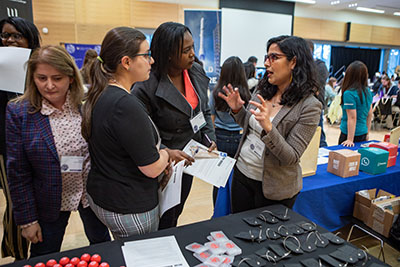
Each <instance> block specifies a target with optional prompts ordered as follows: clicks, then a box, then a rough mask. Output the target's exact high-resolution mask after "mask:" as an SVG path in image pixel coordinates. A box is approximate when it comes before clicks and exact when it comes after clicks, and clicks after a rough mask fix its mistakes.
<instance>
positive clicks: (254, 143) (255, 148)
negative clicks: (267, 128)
mask: <svg viewBox="0 0 400 267" xmlns="http://www.w3.org/2000/svg"><path fill="white" fill-rule="evenodd" d="M250 149H251V152H253V153H254V155H256V156H257V158H259V159H262V157H263V154H264V149H265V144H264V142H263V141H261V140H260V139H258V138H252V140H251V144H250Z"/></svg>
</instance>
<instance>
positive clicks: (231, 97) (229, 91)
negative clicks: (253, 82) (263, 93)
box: [218, 84, 244, 113]
mask: <svg viewBox="0 0 400 267" xmlns="http://www.w3.org/2000/svg"><path fill="white" fill-rule="evenodd" d="M222 90H223V91H224V92H225V94H223V93H221V92H219V93H218V96H219V97H220V98H222V99H223V100H225V102H226V103H227V104H228V106H229V107H230V108H231V110H232V111H233V112H234V113H236V112H238V111H239V110H240V109H241V108H242V107H243V105H244V101H243V100H242V98H241V97H240V93H239V89H238V88H235V89H233V86H232V84H228V85H225V86H224V87H222Z"/></svg>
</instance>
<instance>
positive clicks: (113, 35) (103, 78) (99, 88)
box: [82, 27, 146, 141]
mask: <svg viewBox="0 0 400 267" xmlns="http://www.w3.org/2000/svg"><path fill="white" fill-rule="evenodd" d="M144 40H146V36H145V35H144V34H143V33H142V32H140V31H138V30H136V29H133V28H130V27H117V28H114V29H112V30H110V31H109V32H108V33H107V34H106V36H105V37H104V40H103V42H102V44H101V51H100V55H99V56H98V57H97V60H95V62H94V63H93V66H92V68H91V69H90V78H91V80H92V85H91V87H90V88H89V91H88V94H87V97H86V102H85V104H84V105H83V107H82V136H83V138H85V140H86V141H89V139H90V136H91V131H92V113H93V109H94V106H95V105H96V103H97V100H98V99H99V97H100V96H101V95H102V94H103V92H104V90H105V89H106V88H107V85H108V82H109V81H110V80H111V79H112V78H113V75H114V73H115V72H116V71H117V67H118V65H119V64H120V62H121V58H122V57H124V56H129V57H134V56H135V55H136V54H137V53H138V51H139V47H140V44H141V43H142V42H143V41H144Z"/></svg>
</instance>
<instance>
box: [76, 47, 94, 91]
mask: <svg viewBox="0 0 400 267" xmlns="http://www.w3.org/2000/svg"><path fill="white" fill-rule="evenodd" d="M96 59H97V52H96V50H94V49H88V50H87V51H86V53H85V58H84V59H83V66H82V68H81V70H80V71H81V75H82V79H83V84H84V85H85V86H86V88H89V87H90V85H91V84H92V81H91V78H90V68H91V67H92V65H93V62H94V61H95V60H96Z"/></svg>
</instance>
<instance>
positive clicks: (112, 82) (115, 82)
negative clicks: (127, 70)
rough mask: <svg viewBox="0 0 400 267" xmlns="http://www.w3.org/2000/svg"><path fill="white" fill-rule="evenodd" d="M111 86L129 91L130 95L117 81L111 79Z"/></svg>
mask: <svg viewBox="0 0 400 267" xmlns="http://www.w3.org/2000/svg"><path fill="white" fill-rule="evenodd" d="M109 84H110V85H115V86H117V87H119V88H121V89H124V90H125V91H127V92H128V93H130V92H129V91H128V90H127V89H126V88H125V87H124V86H123V85H122V84H120V83H119V82H118V81H117V80H116V79H111V80H110V82H109Z"/></svg>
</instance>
